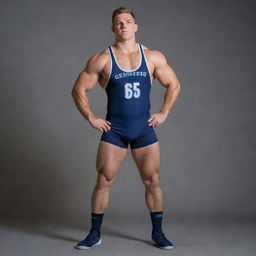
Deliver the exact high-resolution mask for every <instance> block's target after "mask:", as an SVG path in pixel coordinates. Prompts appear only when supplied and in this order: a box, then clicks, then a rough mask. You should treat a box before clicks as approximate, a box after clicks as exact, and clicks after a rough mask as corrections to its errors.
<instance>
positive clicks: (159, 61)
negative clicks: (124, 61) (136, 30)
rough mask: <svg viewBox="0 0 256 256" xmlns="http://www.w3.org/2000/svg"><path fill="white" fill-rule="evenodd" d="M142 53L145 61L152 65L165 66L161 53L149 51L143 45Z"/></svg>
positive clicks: (153, 50) (164, 59)
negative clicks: (144, 55) (145, 58)
mask: <svg viewBox="0 0 256 256" xmlns="http://www.w3.org/2000/svg"><path fill="white" fill-rule="evenodd" d="M142 48H143V50H144V53H145V54H146V57H147V59H148V60H149V61H150V62H151V63H152V64H154V65H155V66H159V65H165V64H166V57H165V56H164V54H163V53H161V52H160V51H158V50H155V49H150V48H148V47H146V46H145V45H142Z"/></svg>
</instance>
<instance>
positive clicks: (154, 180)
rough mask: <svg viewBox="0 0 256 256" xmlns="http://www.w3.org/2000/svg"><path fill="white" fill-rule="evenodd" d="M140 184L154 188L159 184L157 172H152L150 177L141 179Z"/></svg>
mask: <svg viewBox="0 0 256 256" xmlns="http://www.w3.org/2000/svg"><path fill="white" fill-rule="evenodd" d="M142 182H143V183H144V185H145V186H146V187H147V188H155V187H158V186H159V184H160V181H159V174H158V172H154V173H153V174H152V175H147V176H144V177H143V178H142Z"/></svg>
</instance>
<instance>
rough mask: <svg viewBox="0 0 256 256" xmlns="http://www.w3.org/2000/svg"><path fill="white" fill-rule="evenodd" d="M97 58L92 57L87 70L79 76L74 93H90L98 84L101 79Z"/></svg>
mask: <svg viewBox="0 0 256 256" xmlns="http://www.w3.org/2000/svg"><path fill="white" fill-rule="evenodd" d="M95 58H96V57H95V56H94V57H91V58H90V59H89V60H88V62H87V64H86V66H85V68H84V69H83V70H82V71H81V72H80V74H79V75H78V77H77V79H76V82H75V85H74V88H73V91H82V92H84V91H89V90H91V89H92V88H93V87H94V86H95V85H96V83H97V81H98V79H99V71H98V69H97V63H95V62H96V61H97V60H96V59H95Z"/></svg>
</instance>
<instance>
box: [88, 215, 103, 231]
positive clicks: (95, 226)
mask: <svg viewBox="0 0 256 256" xmlns="http://www.w3.org/2000/svg"><path fill="white" fill-rule="evenodd" d="M103 216H104V213H100V214H98V213H93V212H92V213H91V222H92V227H91V229H90V232H96V233H98V234H99V235H100V228H101V223H102V220H103Z"/></svg>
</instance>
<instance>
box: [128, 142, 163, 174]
mask: <svg viewBox="0 0 256 256" xmlns="http://www.w3.org/2000/svg"><path fill="white" fill-rule="evenodd" d="M131 153H132V157H133V159H134V161H135V163H136V165H137V167H138V169H139V171H140V175H141V177H142V178H147V177H150V176H151V175H153V174H154V173H155V172H158V170H159V168H160V146H159V142H155V143H153V144H150V145H148V146H146V147H141V148H136V149H131Z"/></svg>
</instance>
